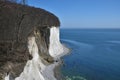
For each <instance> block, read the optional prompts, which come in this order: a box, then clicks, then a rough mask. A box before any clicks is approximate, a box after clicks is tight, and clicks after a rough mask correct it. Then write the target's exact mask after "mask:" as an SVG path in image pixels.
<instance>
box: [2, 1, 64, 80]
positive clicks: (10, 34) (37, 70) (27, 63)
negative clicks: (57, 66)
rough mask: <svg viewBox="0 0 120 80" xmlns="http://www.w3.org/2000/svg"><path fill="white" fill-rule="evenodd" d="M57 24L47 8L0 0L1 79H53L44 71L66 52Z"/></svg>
mask: <svg viewBox="0 0 120 80" xmlns="http://www.w3.org/2000/svg"><path fill="white" fill-rule="evenodd" d="M58 26H60V22H59V20H58V18H57V17H56V16H55V15H54V14H52V13H49V12H48V11H45V10H43V9H39V8H34V7H29V6H24V5H19V4H14V3H10V2H2V1H0V80H50V79H48V78H45V77H47V76H45V75H43V74H42V72H44V70H45V68H46V66H47V65H50V63H53V62H54V58H56V56H57V55H60V53H62V52H63V48H62V47H63V46H62V45H61V44H60V42H59V27H58Z"/></svg>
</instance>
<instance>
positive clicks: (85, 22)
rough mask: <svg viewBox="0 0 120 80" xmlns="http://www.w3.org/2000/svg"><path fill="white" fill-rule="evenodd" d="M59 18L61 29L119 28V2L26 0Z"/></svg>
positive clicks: (110, 0) (105, 0)
mask: <svg viewBox="0 0 120 80" xmlns="http://www.w3.org/2000/svg"><path fill="white" fill-rule="evenodd" d="M27 3H28V5H30V6H34V7H37V8H43V9H45V10H47V11H49V12H52V13H53V14H55V15H56V16H58V17H59V19H60V22H61V27H62V28H120V0H28V1H27Z"/></svg>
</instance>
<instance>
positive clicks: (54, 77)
mask: <svg viewBox="0 0 120 80" xmlns="http://www.w3.org/2000/svg"><path fill="white" fill-rule="evenodd" d="M62 46H63V53H61V54H60V55H57V56H56V57H57V58H54V59H55V61H54V63H52V64H50V65H48V66H46V68H45V69H44V70H43V71H42V74H43V76H44V78H45V80H48V79H49V80H62V78H61V77H62V75H61V72H60V67H61V66H62V60H61V57H63V56H65V55H67V54H68V53H69V52H70V49H69V48H67V47H66V46H65V45H64V44H62Z"/></svg>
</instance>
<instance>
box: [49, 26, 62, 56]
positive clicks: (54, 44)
mask: <svg viewBox="0 0 120 80" xmlns="http://www.w3.org/2000/svg"><path fill="white" fill-rule="evenodd" d="M49 39H50V45H49V53H50V55H51V56H52V57H54V58H56V57H57V56H58V55H60V54H61V53H63V45H62V44H61V43H60V38H59V27H52V28H51V29H50V38H49Z"/></svg>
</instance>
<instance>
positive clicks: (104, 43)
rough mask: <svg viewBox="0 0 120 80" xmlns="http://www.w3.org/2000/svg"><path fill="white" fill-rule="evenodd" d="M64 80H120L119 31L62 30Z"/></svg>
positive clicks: (62, 70) (62, 71)
mask: <svg viewBox="0 0 120 80" xmlns="http://www.w3.org/2000/svg"><path fill="white" fill-rule="evenodd" d="M60 38H61V42H62V43H63V44H65V45H66V46H67V47H68V48H70V53H69V54H68V55H66V56H64V57H62V60H63V65H62V67H61V73H62V75H63V76H64V78H65V80H120V29H61V30H60Z"/></svg>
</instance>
